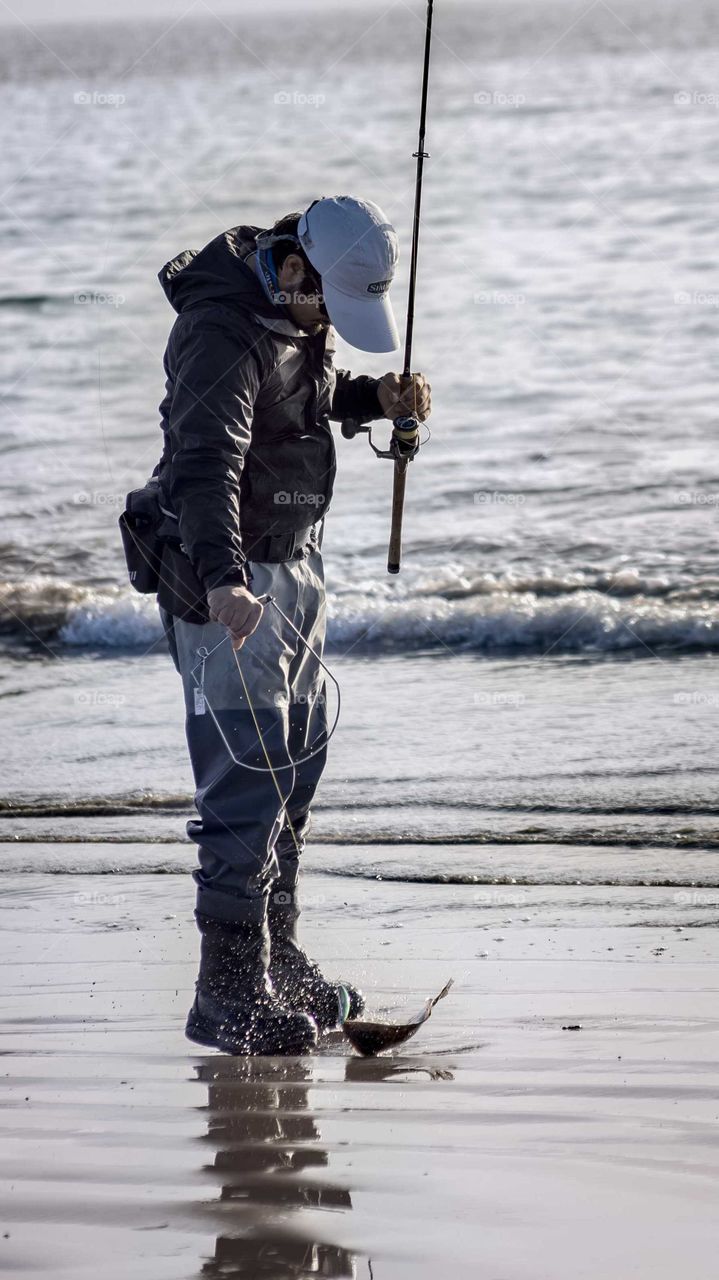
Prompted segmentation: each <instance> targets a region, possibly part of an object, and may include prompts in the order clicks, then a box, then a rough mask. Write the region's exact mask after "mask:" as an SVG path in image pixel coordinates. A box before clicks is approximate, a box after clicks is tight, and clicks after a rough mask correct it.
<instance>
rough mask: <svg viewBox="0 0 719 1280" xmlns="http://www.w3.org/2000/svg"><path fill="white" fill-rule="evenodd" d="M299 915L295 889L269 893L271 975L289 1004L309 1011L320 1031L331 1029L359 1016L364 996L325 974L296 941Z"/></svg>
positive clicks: (281, 997)
mask: <svg viewBox="0 0 719 1280" xmlns="http://www.w3.org/2000/svg"><path fill="white" fill-rule="evenodd" d="M298 916H299V909H298V907H297V905H296V897H295V896H294V895H293V894H292V893H289V892H283V891H282V890H278V891H277V892H275V893H274V894H272V893H271V894H270V903H269V908H268V912H267V920H268V924H269V929H270V970H269V972H270V979H271V981H272V986H273V987H274V989H275V991H276V993H277V996H278V998H279V999H280V1000H281V1002H282V1004H283V1005H284V1006H285V1007H286V1008H288V1009H295V1010H297V1011H298V1012H301V1013H305V1014H309V1015H310V1017H311V1018H313V1019H314V1021H315V1022H316V1024H317V1026H318V1027H319V1029H320V1031H328V1030H329V1029H330V1028H331V1027H336V1026H338V1024H340V1023H341V1022H342V1021H343V1020H344V1017H348V1018H356V1017H358V1016H359V1014H360V1013H361V1012H362V1010H363V1009H364V1005H365V1001H364V996H363V995H362V992H361V991H358V990H357V988H356V987H352V986H350V985H349V983H347V982H330V981H328V979H327V978H325V977H324V975H323V973H322V971H321V969H320V968H319V965H316V964H315V963H314V962H313V961H312V960H310V958H309V956H308V955H307V952H306V951H304V950H303V948H302V947H301V946H300V944H299V942H298V941H297V918H298ZM343 989H344V992H345V994H346V999H343ZM343 1004H344V1006H345V1009H347V1005H348V1006H349V1009H348V1012H345V1011H344V1010H343Z"/></svg>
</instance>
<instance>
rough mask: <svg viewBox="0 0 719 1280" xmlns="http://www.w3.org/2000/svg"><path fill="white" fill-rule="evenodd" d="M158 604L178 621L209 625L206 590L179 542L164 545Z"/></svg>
mask: <svg viewBox="0 0 719 1280" xmlns="http://www.w3.org/2000/svg"><path fill="white" fill-rule="evenodd" d="M157 603H158V604H159V606H160V608H161V609H166V610H167V612H168V613H171V614H172V616H173V617H174V618H181V619H182V621H183V622H194V623H197V624H198V625H202V624H203V623H204V622H209V618H210V615H209V612H208V609H207V601H206V599H205V590H204V587H203V586H202V583H201V582H200V579H199V578H198V576H197V574H196V573H195V571H194V569H193V567H192V565H191V564H190V561H189V559H188V558H187V556H186V555H185V553H184V551H181V550H180V546H179V543H177V542H174V541H173V542H164V543H163V547H162V565H161V569H160V581H159V585H158V587H157Z"/></svg>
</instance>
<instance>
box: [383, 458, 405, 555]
mask: <svg viewBox="0 0 719 1280" xmlns="http://www.w3.org/2000/svg"><path fill="white" fill-rule="evenodd" d="M407 462H408V459H407V458H398V459H397V460H396V461H395V464H394V482H393V485H392V526H391V528H390V535H389V550H388V552H387V572H388V573H399V567H400V564H401V561H402V516H403V514H404V490H405V485H406V484H407Z"/></svg>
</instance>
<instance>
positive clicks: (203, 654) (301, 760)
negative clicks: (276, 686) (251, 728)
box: [190, 595, 342, 777]
mask: <svg viewBox="0 0 719 1280" xmlns="http://www.w3.org/2000/svg"><path fill="white" fill-rule="evenodd" d="M257 599H258V601H259V603H260V604H271V605H272V606H273V607H274V609H275V610H276V611H277V613H278V614H279V615H280V617H281V618H282V619H283V620H284V621H285V622H286V623H287V625H288V626H289V627H291V629H292V630H293V631H294V633H295V635H296V636H297V637H298V639H299V640H301V642H302V644H303V645H304V647H305V648H306V649H307V650H308V651H309V653H311V654H312V656H313V658H314V659H315V661H316V662H317V663H319V665H320V666H321V667H322V670H323V671H324V672H325V673H326V675H327V676H329V678H330V680H331V681H332V683H333V685H334V687H335V689H336V691H337V710H336V712H335V718H334V721H333V724H332V728H331V729H330V730H329V731H327V730H325V733H324V735H323V741H322V742H320V744H319V746H315V744H314V743H313V744H312V747H311V749H310V751H309V752H308V753H307V754H306V755H303V756H300V757H298V758H297V759H296V760H292V759H290V761H289V762H288V763H287V764H280V765H274V766H273V765H272V762H271V761H270V760H269V759H268V766H269V767H268V768H266V769H265V768H264V767H263V766H262V765H253V764H247V762H246V761H245V760H241V759H240V758H239V757H238V756H237V755H235V752H234V751H233V749H232V745H231V744H230V742H229V741H228V739H227V735H226V734H225V732H224V730H223V728H222V725H221V724H220V722H219V720H218V718H217V715H216V713H215V710H214V708H213V706H212V703H211V702H210V700H209V698H208V697H207V694H206V692H205V687H204V675H205V663H206V661H207V659H208V658H210V657H211V656H212V654H213V653H216V651H217V650H218V649H219V648H220V647H221V646H222V645H223V644H228V643H229V640H230V634H229V632H228V633H227V634H226V635H224V636H223V637H222V639H221V640H219V641H218V643H217V644H216V645H213V647H212V648H211V649H206V648H205V647H204V646H202V647H201V648H200V649H198V650H197V656H198V658H199V659H200V661H199V662H197V663H196V664H195V666H194V667H192V668H191V669H190V675H191V676H192V679H193V680H194V682H195V687H196V689H197V693H198V695H199V697H200V698H201V699H202V701H203V703H204V705H205V706H206V707H207V710H208V711H209V713H210V715H211V717H212V721H213V723H214V725H215V728H216V729H217V732H218V733H219V735H220V738H221V739H222V742H223V744H224V746H225V749H226V751H227V753H228V755H229V756H230V759H231V760H232V762H233V763H234V764H236V765H239V766H240V768H242V769H249V771H250V772H251V773H271V774H272V775H273V777H274V775H275V774H276V773H281V772H283V771H284V770H287V769H293V770H294V769H297V767H298V766H299V765H303V764H306V763H307V761H309V760H313V759H314V758H315V756H318V755H319V754H320V752H321V751H324V750H325V748H326V747H327V745H328V743H329V742H330V740H331V739H332V738H333V737H334V734H335V731H336V729H337V725H338V724H339V718H340V712H341V710H342V690H341V689H340V684H339V681H338V679H337V677H336V676H335V675H334V674H333V672H332V671H330V668H329V667H328V666H327V663H326V662H324V661H323V659H322V658H321V657H320V655H319V654H318V653H316V652H315V650H314V649H313V648H312V646H311V645H310V644H309V643H308V641H307V640H305V638H304V636H303V635H302V632H301V631H300V630H299V629H298V628H297V627H296V626H295V624H294V622H293V621H292V619H291V618H288V617H287V614H286V613H284V612H283V610H282V609H281V608H280V606H279V605H278V603H277V601H276V600H275V598H274V596H271V595H264V596H258V597H257ZM234 658H235V664H236V666H237V670H238V672H239V675H240V679H241V681H242V686H243V689H244V691H245V697H246V699H247V705H248V707H249V709H250V712H251V714H252V718H253V721H254V723H255V727H256V728H257V733H258V737H259V739H260V743H261V745H262V748H263V751H264V753H265V758H266V759H267V752H266V749H265V744H264V742H263V739H262V734H261V733H260V730H259V727H258V722H257V718H256V715H255V710H254V707H253V705H252V702H251V700H250V696H249V693H248V690H247V686H246V684H245V679H244V676H243V673H242V668H241V667H240V661H239V656H238V653H237V650H235V651H234ZM198 671H199V673H200V674H199V676H198V675H197V672H198ZM288 755H289V751H288Z"/></svg>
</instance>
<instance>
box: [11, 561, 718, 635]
mask: <svg viewBox="0 0 719 1280" xmlns="http://www.w3.org/2000/svg"><path fill="white" fill-rule="evenodd" d="M0 633H2V634H3V635H5V636H6V637H8V638H9V639H13V640H20V639H22V640H25V641H28V642H30V643H32V642H43V643H53V644H59V645H62V646H65V647H70V648H80V649H82V648H101V649H143V650H147V649H148V648H151V647H152V646H153V645H154V644H155V643H156V642H161V641H162V628H161V625H160V621H159V617H158V613H157V608H156V605H155V601H154V599H153V598H152V597H143V596H139V595H136V594H135V593H133V592H132V591H131V590H130V589H129V588H119V587H108V588H105V589H96V588H91V587H87V586H82V585H78V584H74V583H71V582H64V581H61V580H58V579H54V578H49V577H46V578H40V577H38V578H31V579H27V580H25V581H21V582H10V583H3V584H0ZM328 643H329V646H330V648H332V649H334V650H335V651H337V650H339V651H344V650H347V649H350V648H351V649H352V651H353V652H354V653H357V652H374V653H400V652H401V653H406V652H407V651H415V652H417V651H427V650H432V649H436V650H440V651H442V650H444V651H451V652H479V653H505V654H511V653H522V654H525V653H530V654H531V653H547V652H552V653H583V652H587V653H612V652H633V653H636V654H646V655H649V654H651V653H652V652H654V651H655V650H657V649H662V650H667V649H670V650H674V651H688V650H717V649H719V580H717V579H714V578H711V579H709V578H706V579H704V580H700V581H696V580H695V581H693V582H681V581H677V582H671V581H668V580H665V579H663V578H658V577H657V578H651V577H646V576H645V577H643V576H641V575H639V574H637V573H633V572H630V571H625V572H623V573H615V574H611V573H594V574H567V575H566V576H563V575H557V574H550V573H541V574H536V575H531V574H526V575H519V574H515V575H511V574H509V575H506V576H505V577H496V576H494V575H491V574H485V575H479V576H474V577H471V576H464V575H463V574H462V573H461V572H460V571H451V570H448V571H444V572H441V573H440V572H436V573H435V574H433V575H425V576H424V577H417V578H414V579H412V578H411V577H410V575H409V574H408V575H407V581H406V582H403V583H402V584H392V585H389V584H388V585H385V584H380V585H377V584H376V583H371V584H367V586H366V589H365V584H360V585H359V587H355V588H353V590H351V591H350V590H345V591H342V590H337V591H335V592H334V593H332V592H331V593H330V595H329V624H328Z"/></svg>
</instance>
